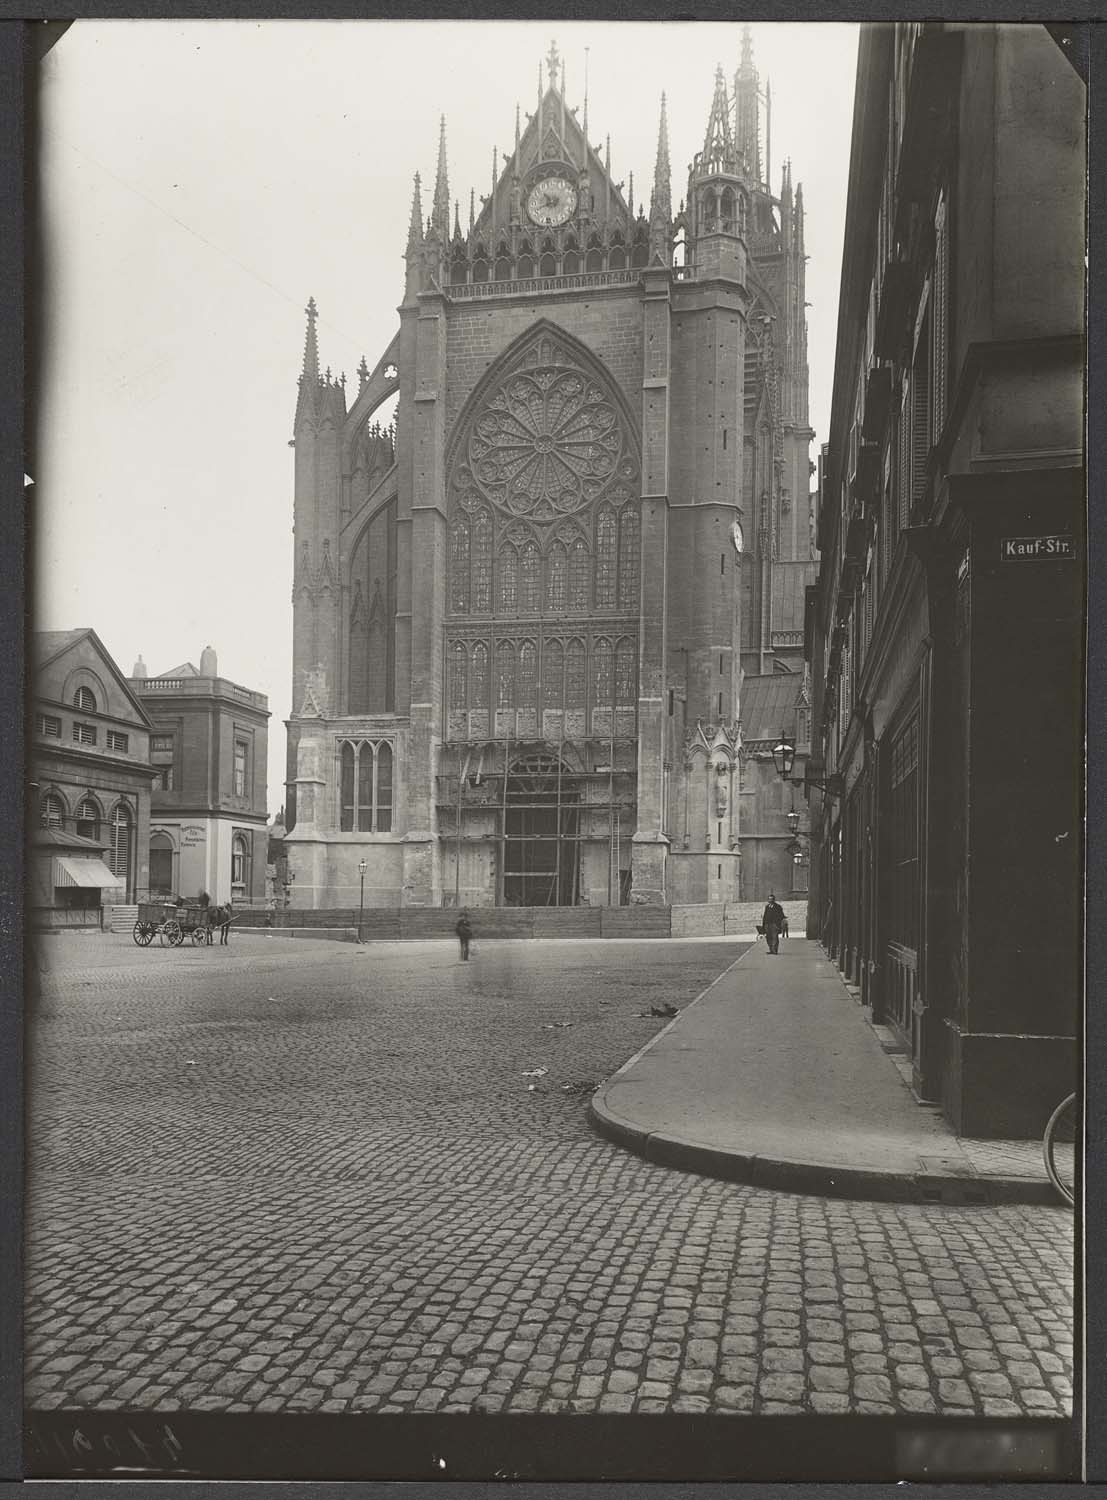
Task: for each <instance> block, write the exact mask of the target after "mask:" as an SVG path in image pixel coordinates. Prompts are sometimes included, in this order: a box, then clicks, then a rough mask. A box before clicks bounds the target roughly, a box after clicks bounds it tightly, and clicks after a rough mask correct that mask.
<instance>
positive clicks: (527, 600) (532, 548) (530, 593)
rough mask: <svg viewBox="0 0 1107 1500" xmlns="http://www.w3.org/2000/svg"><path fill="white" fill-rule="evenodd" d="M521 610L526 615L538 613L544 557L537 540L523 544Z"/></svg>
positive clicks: (520, 590) (520, 583) (520, 586)
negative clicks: (540, 552)
mask: <svg viewBox="0 0 1107 1500" xmlns="http://www.w3.org/2000/svg"><path fill="white" fill-rule="evenodd" d="M519 572H520V580H519V612H520V614H524V615H536V614H537V613H538V594H539V590H540V588H541V584H542V558H541V555H540V554H539V551H538V543H537V542H533V541H531V542H525V543H524V544H523V551H522V557H521V559H520V570H519Z"/></svg>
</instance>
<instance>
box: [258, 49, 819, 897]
mask: <svg viewBox="0 0 1107 1500" xmlns="http://www.w3.org/2000/svg"><path fill="white" fill-rule="evenodd" d="M560 71H561V70H560V67H559V63H558V58H557V53H556V49H553V48H551V52H550V55H549V58H548V60H547V64H546V81H545V86H543V85H542V83H541V81H540V86H539V97H538V100H537V105H536V109H535V112H534V114H533V115H531V116H529V117H528V118H526V120H525V122H523V123H521V122H520V118H519V114H518V112H517V113H516V124H515V147H514V151H513V152H512V154H511V155H510V156H507V155H506V154H505V155H504V156H503V158H502V161H498V160H497V159H496V158H495V157H494V160H493V172H492V182H491V185H490V186H491V191H490V193H489V195H488V196H487V197H486V198H483V199H482V202H481V206H480V210H479V213H478V212H477V211H476V203H475V200H472V199H471V205H470V213H469V229H468V232H467V233H466V232H463V231H462V229H461V225H460V222H459V217H458V213H457V209H456V206H455V208H454V211H453V216H452V224H451V212H450V196H449V187H448V182H447V163H446V140H445V125H444V123H443V127H442V133H441V138H440V143H439V158H438V170H437V179H436V182H435V187H434V198H433V204H432V209H431V213H430V215H429V217H428V218H426V219H424V214H423V207H422V203H421V196H420V184H419V179H418V177H416V181H415V193H414V201H413V205H412V213H411V223H410V229H409V234H408V242H407V251H406V264H407V272H406V283H405V290H404V299H403V303H402V305H401V307H400V309H399V328H398V331H397V333H396V336H395V338H394V339H393V340H392V342H391V344H390V345H389V347H388V348H387V349H386V350H385V351H384V353H383V354H382V355H381V357H380V359H379V360H378V362H377V364H376V366H375V367H374V368H373V369H372V370H370V369H369V367H368V365H367V364H366V362H365V361H364V360H363V361H362V365H361V368H360V371H359V389H358V394H357V398H356V400H354V402H353V404H352V406H350V407H349V409H347V404H346V392H345V380H344V378H343V379H342V380H338V381H336V380H334V379H332V378H331V375H330V372H329V370H328V371H327V372H326V373H325V374H321V373H320V360H319V349H318V340H317V332H316V327H315V322H316V313H315V306H314V303H311V304H309V307H308V330H307V339H306V345H305V355H304V367H303V373H302V375H301V377H300V389H299V401H298V405H297V410H296V421H295V434H294V446H295V523H294V529H295V565H294V582H293V609H294V646H293V653H294V661H293V703H292V715H291V718H290V719H289V721H288V795H287V809H288V826H289V832H288V835H287V842H286V847H287V851H288V858H289V867H290V873H291V874H292V875H293V876H294V882H293V886H292V890H293V896H292V900H293V903H294V904H295V905H296V906H303V907H314V908H327V907H329V908H338V907H350V906H352V905H356V904H357V903H358V900H359V893H360V890H361V889H362V888H363V889H364V899H365V902H366V904H367V905H377V906H409V905H420V906H441V905H451V904H459V905H464V906H474V907H475V906H482V905H524V906H574V905H579V904H591V905H608V904H619V903H623V904H625V903H628V902H650V903H655V902H660V903H667V902H668V903H682V902H715V901H728V900H735V899H738V898H739V897H741V896H745V895H746V894H747V893H746V892H744V891H743V889H742V882H741V872H740V864H741V859H740V836H741V832H742V830H741V829H740V826H739V824H740V818H739V808H740V805H741V790H742V786H741V781H742V775H743V747H742V737H741V727H740V718H741V708H740V704H741V685H742V681H743V674H744V673H745V674H753V675H758V674H764V673H771V672H772V671H773V670H774V665H775V666H776V667H777V669H778V670H780V669H783V670H793V671H801V670H802V659H803V637H802V629H803V625H802V621H803V602H804V588H805V586H806V585H807V584H809V583H811V582H813V579H814V573H815V570H816V563H815V561H814V559H815V552H814V542H813V524H812V513H811V506H812V498H811V495H810V483H809V474H810V472H811V466H810V463H809V448H810V442H811V437H812V432H811V429H810V427H809V425H808V412H807V355H806V325H805V315H804V263H805V254H804V223H803V196H802V189H801V188H797V189H796V190H795V192H794V193H793V189H792V184H791V173H790V168H788V167H787V166H786V167H785V170H784V173H783V180H782V186H781V191H780V193H779V195H774V194H773V193H772V191H771V189H770V186H769V183H768V176H769V162H768V160H767V159H766V160H765V162H764V171H763V170H762V152H761V139H760V120H761V113H762V107H763V105H764V103H765V96H764V95H762V94H761V93H760V87H759V82H758V77H757V73H756V70H755V68H754V65H753V59H752V52H751V47H750V43H749V36H748V33H747V34H746V37H745V39H744V42H743V48H742V57H741V61H740V64H739V67H738V69H737V71H736V74H735V77H734V79H733V89H732V90H728V87H727V82H726V79H725V77H724V74H723V70H722V69H721V68H720V69H719V70H718V71H717V74H716V80H715V89H714V97H713V99H712V101H711V105H710V110H709V117H708V124H707V131H706V136H705V139H704V144H703V149H702V150H701V151H700V152H698V153H697V154H696V156H695V159H694V161H693V162H692V164H691V167H690V169H689V176H688V184H687V194H686V197H685V199H684V201H683V202H682V203H680V204H679V206H678V207H677V208H676V210H675V211H674V205H673V202H672V194H671V187H670V166H669V144H668V126H667V121H666V115H665V100H664V98H662V101H661V121H660V128H659V135H658V146H657V160H656V167H655V173H654V181H653V188H652V192H651V195H650V203H649V210H648V213H647V212H646V211H645V207H644V205H637V204H635V202H634V191H633V179H632V180H631V185H630V190H629V192H628V193H627V194H626V195H625V196H624V193H623V191H622V184H621V183H616V182H614V181H613V180H612V175H611V170H610V146H609V145H608V147H607V149H606V151H605V152H604V153H603V154H602V155H601V153H600V152H599V151H598V150H597V149H596V148H595V147H594V146H593V145H592V144H591V143H590V142H589V140H588V107H587V100H585V103H584V111H583V119H582V120H578V111H577V109H576V108H574V107H570V106H569V105H568V103H567V101H566V98H565V95H564V92H563V87H562V86H561V85H560V84H559V77H558V75H559V72H560ZM540 77H541V75H540ZM768 134H769V133H768V131H766V157H767V146H768ZM394 396H395V397H398V399H397V403H396V418H395V422H394V424H391V425H390V426H388V427H387V428H382V426H381V424H380V422H379V418H375V416H374V414H375V413H378V412H379V409H380V408H381V406H382V404H383V403H385V402H386V401H388V400H389V398H391V397H394ZM749 894H752V893H749Z"/></svg>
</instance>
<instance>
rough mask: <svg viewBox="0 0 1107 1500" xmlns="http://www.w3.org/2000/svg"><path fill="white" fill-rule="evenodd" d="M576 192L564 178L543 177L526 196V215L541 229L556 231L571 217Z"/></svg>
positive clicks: (575, 200) (574, 205) (575, 202)
mask: <svg viewBox="0 0 1107 1500" xmlns="http://www.w3.org/2000/svg"><path fill="white" fill-rule="evenodd" d="M576 206H577V190H576V188H575V187H574V186H573V184H572V183H571V182H570V181H569V180H568V178H566V177H543V178H542V180H541V181H540V182H536V183H535V184H534V186H533V187H532V188H531V190H530V192H529V193H528V194H527V214H528V216H529V217H530V219H531V222H532V223H534V224H540V225H541V226H542V228H543V229H556V228H557V227H558V225H559V224H565V223H567V222H568V220H569V219H571V218H572V216H573V211H574V209H575V208H576Z"/></svg>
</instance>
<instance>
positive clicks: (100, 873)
mask: <svg viewBox="0 0 1107 1500" xmlns="http://www.w3.org/2000/svg"><path fill="white" fill-rule="evenodd" d="M122 884H123V881H122V880H121V879H120V878H119V876H118V875H113V874H112V872H111V871H110V870H109V869H108V867H107V865H106V864H105V863H104V861H103V860H102V859H65V858H63V857H62V856H61V855H59V856H58V857H57V858H56V859H55V860H54V887H55V889H57V888H58V887H59V886H62V887H64V886H70V885H79V886H84V887H85V888H86V889H90V890H92V889H96V890H102V889H103V888H104V887H105V886H116V885H122Z"/></svg>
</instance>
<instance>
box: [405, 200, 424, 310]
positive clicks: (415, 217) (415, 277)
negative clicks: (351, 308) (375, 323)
mask: <svg viewBox="0 0 1107 1500" xmlns="http://www.w3.org/2000/svg"><path fill="white" fill-rule="evenodd" d="M404 259H405V260H406V261H407V274H406V276H405V278H404V300H405V301H407V300H409V299H410V298H413V297H414V296H415V294H416V292H418V291H419V290H420V287H421V280H422V278H421V266H422V260H423V195H422V190H421V187H420V183H419V173H418V172H416V174H415V190H414V192H413V193H412V196H411V223H410V225H409V226H408V231H407V249H406V250H405V251H404Z"/></svg>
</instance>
